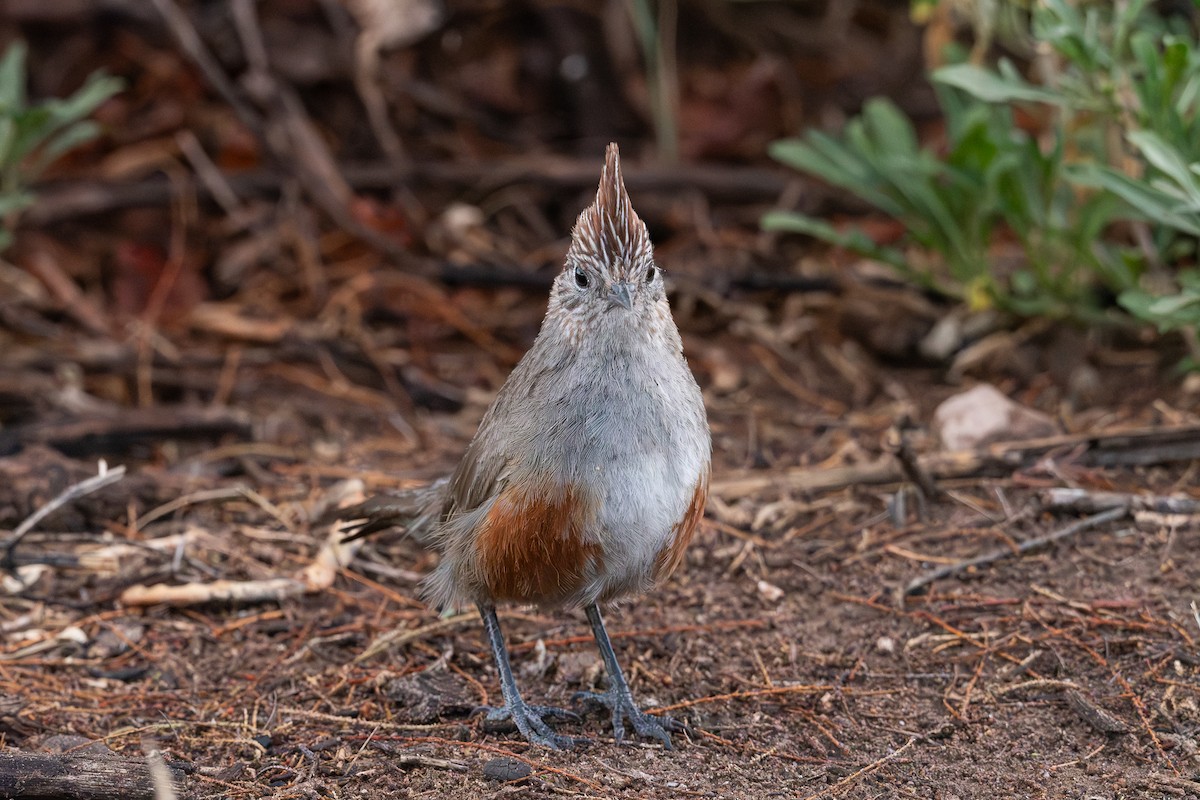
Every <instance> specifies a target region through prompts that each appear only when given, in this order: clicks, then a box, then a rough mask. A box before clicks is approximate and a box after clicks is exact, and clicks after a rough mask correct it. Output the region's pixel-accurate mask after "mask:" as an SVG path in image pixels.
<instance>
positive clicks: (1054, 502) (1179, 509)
mask: <svg viewBox="0 0 1200 800" xmlns="http://www.w3.org/2000/svg"><path fill="white" fill-rule="evenodd" d="M1039 499H1040V500H1041V503H1042V508H1044V509H1046V510H1047V511H1067V512H1072V513H1076V514H1096V513H1098V512H1100V511H1107V510H1108V509H1110V508H1124V509H1127V510H1129V511H1149V512H1152V513H1155V514H1200V500H1196V499H1193V498H1191V497H1167V496H1165V495H1145V494H1133V493H1131V492H1093V491H1089V490H1087V489H1064V488H1059V489H1046V490H1045V491H1043V492H1041V494H1040V495H1039Z"/></svg>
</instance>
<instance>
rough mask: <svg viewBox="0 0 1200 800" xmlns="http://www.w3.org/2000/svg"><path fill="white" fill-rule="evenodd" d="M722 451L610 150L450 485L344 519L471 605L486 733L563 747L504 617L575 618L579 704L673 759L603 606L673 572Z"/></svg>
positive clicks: (454, 599)
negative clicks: (485, 687) (492, 690)
mask: <svg viewBox="0 0 1200 800" xmlns="http://www.w3.org/2000/svg"><path fill="white" fill-rule="evenodd" d="M711 451H712V442H711V435H710V432H709V427H708V419H707V416H706V412H705V407H704V399H703V396H702V394H701V391H700V388H699V386H698V385H697V383H696V380H695V377H694V376H693V374H692V372H691V370H690V368H689V367H688V364H687V361H686V360H685V358H684V355H683V345H682V341H681V339H680V335H679V330H678V328H677V327H676V325H675V321H674V318H673V317H672V315H671V310H670V306H669V304H668V301H667V294H666V289H665V287H664V284H663V271H662V269H661V267H660V266H659V265H658V264H657V263H656V261H655V259H654V251H653V246H652V244H651V241H650V236H649V233H648V231H647V228H646V225H645V223H644V222H643V221H642V220H641V218H640V217H639V216H638V215H637V213H636V212H635V211H634V209H633V206H632V204H631V202H630V198H629V195H628V193H627V191H626V189H625V183H624V180H623V177H622V174H621V161H620V153H619V150H618V147H617V145H616V144H615V143H613V144H610V145H609V146H608V148H607V150H606V152H605V159H604V166H603V168H602V170H601V175H600V183H599V187H598V189H597V192H596V197H595V200H594V201H593V202H592V204H591V205H589V206H588V207H587V208H585V209H584V210H583V211H582V212H581V213H580V214H579V217H578V219H577V221H576V223H575V226H574V229H573V231H572V234H571V241H570V245H569V247H568V249H567V254H566V257H565V260H564V263H563V266H562V269H561V271H560V272H559V273H558V275H557V276H556V277H555V279H554V281H553V284H552V287H551V291H550V298H549V303H548V306H547V310H546V314H545V317H544V318H543V320H542V324H541V328H540V329H539V332H538V335H537V337H536V339H535V340H534V342H533V344H532V346H531V347H530V349H529V350H528V351H527V352H526V353H525V355H524V356H523V357H522V358H521V359H520V361H519V362H518V363H517V365H516V367H515V368H514V369H513V371H512V373H511V374H510V375H509V376H508V378H507V379H506V380H505V382H504V384H503V385H502V386H501V388H500V390H499V392H498V393H497V394H496V397H495V399H494V400H493V402H492V404H491V406H490V407H489V408H488V409H487V411H486V413H485V414H484V416H483V418H482V420H481V422H480V424H479V428H478V430H477V431H476V433H475V435H474V437H473V438H472V439H471V441H470V443H469V444H468V446H467V448H466V452H465V454H464V455H463V457H462V459H461V461H460V462H459V464H458V467H457V469H456V470H455V471H454V472H453V474H452V475H450V476H449V477H446V478H442V479H440V480H437V481H435V482H433V483H431V484H428V485H427V486H424V487H419V488H417V489H414V490H407V491H401V492H397V493H394V494H391V495H387V494H385V495H381V496H379V497H376V498H372V499H371V500H368V501H366V502H365V503H361V504H359V505H358V506H356V507H354V508H352V509H343V510H342V511H341V512H339V514H340V515H341V516H342V517H343V518H345V519H349V518H350V517H351V516H353V517H354V519H355V521H354V522H353V523H352V524H351V525H350V527H348V531H349V533H348V535H347V536H346V539H353V538H359V537H361V536H365V535H368V534H370V533H373V532H375V531H378V530H382V529H385V528H389V527H393V526H397V525H400V526H403V527H404V528H405V529H406V531H407V533H408V534H409V535H411V536H413V537H414V538H415V539H417V540H418V541H419V542H421V543H422V544H424V545H425V546H427V547H429V548H431V549H433V550H434V551H436V552H437V553H438V554H440V559H439V562H438V564H437V566H436V567H435V568H434V569H433V571H432V572H431V573H430V574H429V575H428V576H427V577H426V578H425V580H424V583H423V596H424V599H425V600H426V601H427V602H428V603H430V604H431V605H432V606H434V607H436V608H438V609H443V610H444V609H447V608H465V607H469V605H471V604H473V605H475V606H476V607H477V608H478V610H479V615H480V617H481V619H482V622H483V628H484V631H485V633H486V636H487V639H488V643H489V645H490V647H491V650H492V655H493V657H494V660H495V664H496V668H497V671H498V673H499V680H500V688H501V693H502V696H503V705H502V706H496V707H482V710H483V711H484V712H486V715H487V716H486V719H487V721H488V722H491V723H493V726H494V725H495V724H504V725H508V724H510V723H511V725H515V727H516V728H517V730H518V731H519V732H520V733H521V735H523V736H524V737H525V738H526V739H527V740H528V741H529V742H531V743H533V744H536V745H541V746H543V747H547V748H550V749H565V748H569V747H573V746H575V745H578V744H582V743H584V742H586V741H587V740H586V739H583V738H576V737H570V736H566V735H563V734H560V733H558V732H557V731H556V730H555V729H554V727H553V725H554V724H557V723H558V722H559V721H562V720H566V719H578V716H577V715H576V714H574V713H573V712H571V711H568V710H567V709H563V708H556V707H552V706H543V705H533V704H529V703H527V702H526V700H525V699H524V697H523V696H522V695H521V693H520V690H519V689H518V687H517V683H516V680H515V678H514V677H513V671H512V666H511V664H510V661H509V657H508V651H507V649H506V646H505V641H504V635H503V633H502V631H501V628H500V621H499V618H498V617H497V613H496V609H497V607H498V606H503V605H506V604H517V605H532V606H535V607H538V608H540V609H542V610H546V611H553V610H566V609H580V608H582V609H583V611H584V613H585V615H586V617H587V620H588V623H589V625H590V627H591V630H592V634H593V636H594V638H595V642H596V646H597V648H598V649H599V652H600V656H601V659H602V661H603V663H604V668H605V672H606V673H607V677H608V687H607V689H606V690H604V691H602V692H581V693H578V694H577V695H576V696H575V700H576V702H577V703H578V704H580V705H582V706H591V707H597V708H604V709H607V710H608V712H609V713H610V715H611V720H612V726H613V735H614V738H615V740H616V741H617V742H618V743H620V742H621V741H623V739H624V736H625V732H626V731H625V726H626V724H628V725H629V727H631V728H632V729H633V731H634V732H635V733H636V734H637V735H639V736H641V737H644V738H647V739H656V740H658V741H659V742H661V743H662V744H663V746H664V747H666V748H670V747H671V736H670V733H669V732H668V728H670V729H676V728H677V727H678V726H677V725H676V724H675V723H673V722H672V721H671V720H669V718H666V717H658V718H656V717H655V716H653V715H649V714H646V713H645V712H643V711H642V710H641V709H640V708H639V707H638V705H637V704H636V702H635V700H634V697H633V693H632V691H631V689H630V687H629V683H628V681H627V680H626V678H625V675H624V673H623V672H622V671H621V666H620V664H619V663H618V661H617V656H616V654H615V652H614V651H613V647H612V642H611V641H610V639H609V636H608V632H607V630H606V629H605V625H604V618H603V616H602V614H601V607H602V606H606V605H608V604H611V603H614V602H615V601H619V600H622V599H629V598H636V597H639V596H640V595H642V594H643V593H645V592H647V591H649V590H650V589H652V588H653V587H654V586H655V585H657V584H659V583H661V582H662V581H664V580H665V579H666V578H667V577H668V576H670V575H671V574H672V573H673V572H674V571H675V570H676V569H677V568H678V567H679V565H680V563H681V562H682V561H683V559H684V553H685V550H686V548H687V547H688V544H689V542H690V541H691V540H692V538H693V534H694V533H695V531H696V529H697V526H698V524H699V522H700V519H701V517H702V516H703V513H704V505H705V500H706V498H707V495H708V484H709V475H710V471H711Z"/></svg>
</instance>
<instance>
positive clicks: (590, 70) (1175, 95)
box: [0, 0, 1200, 366]
mask: <svg viewBox="0 0 1200 800" xmlns="http://www.w3.org/2000/svg"><path fill="white" fill-rule="evenodd" d="M1197 8H1198V4H1197V3H1195V2H1186V1H1185V2H1180V1H1179V0H1176V1H1175V2H1151V0H1119V1H1117V2H1106V1H1099V0H912V1H911V2H906V1H905V0H893V1H892V2H889V1H888V0H849V1H848V2H824V1H822V0H794V1H793V2H758V1H757V0H741V1H738V2H734V1H732V0H697V1H696V2H685V1H683V0H627V1H626V2H618V1H616V0H613V1H612V2H602V3H557V2H524V3H504V2H488V1H484V0H471V1H468V0H463V1H462V2H453V0H449V1H448V2H444V3H443V2H440V1H439V0H345V2H336V0H267V1H266V2H261V3H256V2H251V0H234V1H233V2H195V3H186V2H180V1H179V0H155V2H153V3H143V2H133V1H132V0H104V1H103V2H98V3H55V4H45V3H38V2H34V1H33V0H11V2H9V3H8V4H7V13H6V18H5V19H4V20H3V22H2V23H0V42H3V43H5V48H6V49H5V51H4V52H5V54H4V58H3V61H2V62H0V215H2V216H3V219H4V230H3V231H2V232H0V236H2V237H3V238H0V247H4V248H6V249H7V257H8V258H9V259H10V260H11V261H12V263H15V264H18V265H22V264H28V263H29V262H30V261H31V260H33V261H38V262H39V263H40V264H41V265H42V267H41V271H40V272H37V270H34V271H35V272H37V274H39V276H40V278H41V280H42V282H43V283H46V282H47V281H48V282H49V284H53V283H54V280H55V279H54V278H47V277H46V274H45V273H46V270H47V269H50V270H52V271H53V270H55V269H56V268H55V267H54V266H47V263H48V262H47V260H46V259H44V258H42V259H39V258H37V257H36V256H35V255H31V254H32V253H34V251H42V250H46V249H48V248H49V249H54V248H55V247H59V248H61V247H62V246H63V243H64V242H70V245H69V246H70V248H71V249H73V250H75V251H76V252H77V254H78V253H79V252H88V253H90V254H91V263H93V264H94V266H95V269H93V270H90V271H89V270H88V269H87V268H86V266H85V265H84V263H83V262H85V261H88V259H87V258H82V259H79V260H78V263H75V264H74V266H68V267H66V268H65V274H66V276H67V278H69V280H70V281H72V282H75V283H78V284H79V285H81V287H82V289H83V291H82V294H81V297H84V298H91V300H92V302H93V304H94V305H96V306H98V307H100V308H102V309H105V315H106V316H107V315H108V314H115V315H116V316H115V317H113V318H111V319H107V320H106V321H105V322H102V323H97V320H96V319H95V315H92V316H93V319H92V323H95V324H98V325H99V327H102V328H103V327H106V326H110V325H111V324H113V323H114V320H119V319H120V318H123V315H124V316H130V315H132V316H134V317H136V316H138V315H142V317H143V318H145V312H146V311H147V309H148V308H150V309H151V310H152V311H153V314H152V316H155V318H156V320H158V321H159V322H162V321H163V317H162V312H163V308H164V307H171V308H174V309H177V310H179V311H181V312H183V313H181V314H180V315H179V316H178V317H177V319H186V318H187V314H186V311H187V310H188V309H192V308H195V307H197V306H198V305H199V304H201V303H203V302H206V301H211V300H220V299H223V298H228V297H231V296H233V295H235V294H237V293H239V292H243V291H245V290H247V287H248V285H249V284H253V282H254V280H255V279H254V278H253V277H252V274H251V273H252V270H251V267H253V266H255V265H264V264H266V265H269V264H271V263H275V264H279V263H280V259H281V257H282V259H283V262H285V263H290V262H302V263H303V262H307V263H309V268H304V269H300V270H286V268H285V272H286V274H287V276H288V277H287V278H285V280H288V279H290V280H294V281H295V285H293V286H292V287H291V289H290V290H288V291H285V292H283V293H282V294H279V293H276V294H277V296H279V297H284V298H287V297H289V296H305V297H307V300H308V302H307V306H304V308H306V309H307V313H312V312H313V310H314V309H319V308H321V307H322V305H323V297H324V296H325V293H326V292H327V291H328V289H329V283H328V275H327V274H326V273H324V272H323V271H322V270H320V269H312V268H311V266H312V264H313V263H316V262H320V263H321V264H326V265H327V264H329V263H331V262H337V263H351V262H354V259H355V258H358V257H359V256H361V255H362V254H363V253H373V254H375V255H376V256H378V257H380V258H383V259H385V260H386V261H387V262H388V263H391V264H394V265H397V266H399V267H400V268H401V269H402V270H404V271H407V272H410V273H412V274H419V275H423V276H426V277H429V276H433V277H437V278H439V279H442V280H446V279H450V280H467V281H483V282H496V283H500V284H505V283H517V284H524V283H530V282H532V283H535V284H539V285H541V284H544V282H545V280H547V276H548V274H549V273H552V271H553V270H554V268H555V266H556V260H557V258H558V257H559V256H560V255H561V250H562V244H563V241H564V237H565V234H566V232H567V230H568V229H569V225H570V222H571V220H572V217H573V214H574V212H575V211H576V210H577V209H578V208H579V207H581V205H582V204H583V203H584V202H585V201H586V195H587V193H588V191H589V187H590V183H591V181H592V180H594V174H593V173H594V172H595V161H596V157H597V156H598V154H599V153H600V152H601V150H602V148H603V146H604V144H605V143H607V142H608V141H610V140H616V141H619V142H621V143H622V144H623V147H624V153H625V156H626V160H627V162H630V163H631V165H632V166H631V169H630V172H631V175H632V176H633V178H632V179H631V180H632V182H633V184H634V187H633V188H635V189H638V188H641V189H643V190H645V191H646V192H648V193H649V194H643V195H642V197H641V198H640V200H639V203H640V206H641V207H642V208H643V209H644V215H645V216H646V217H647V219H648V220H649V221H650V224H651V226H652V231H653V233H654V235H655V238H656V240H658V241H659V242H660V252H662V253H663V254H664V258H665V260H666V261H667V262H668V266H672V267H674V266H680V267H681V270H680V275H681V276H682V277H684V278H687V277H689V276H690V277H693V278H698V279H700V280H702V281H707V282H708V284H709V285H710V287H715V288H717V289H718V290H719V291H721V292H727V291H728V290H729V289H730V287H738V286H742V287H747V286H750V287H760V288H762V287H765V288H768V289H769V288H771V287H782V288H784V289H786V290H792V289H795V288H796V287H800V288H801V289H803V287H804V286H805V283H804V282H805V281H809V280H812V281H815V283H814V284H813V285H816V286H822V285H826V284H824V283H822V281H827V280H833V281H835V282H836V281H839V280H843V279H844V277H845V272H844V270H843V267H845V266H846V264H847V263H848V262H847V260H846V259H847V258H848V257H853V258H857V259H861V261H859V262H858V264H859V265H860V266H861V265H862V264H883V265H886V266H887V267H888V268H890V269H891V270H892V271H893V272H892V274H893V275H894V276H895V277H897V278H899V279H901V280H903V281H906V282H909V283H910V284H911V285H913V286H914V287H917V288H918V289H920V290H921V291H922V292H924V293H926V294H927V296H929V297H931V298H933V299H935V300H936V301H937V302H939V303H948V304H950V305H951V306H952V305H953V304H960V305H961V307H963V308H965V309H966V310H967V311H968V312H969V313H976V312H999V313H1001V314H1002V315H1004V317H1005V318H1006V319H1010V320H1014V321H1015V322H1013V323H1005V324H1017V323H1019V321H1020V320H1022V319H1028V318H1043V319H1049V320H1066V321H1069V322H1072V323H1074V324H1077V325H1082V326H1085V327H1096V326H1098V327H1101V328H1103V327H1115V328H1122V329H1136V328H1137V326H1139V325H1147V326H1154V327H1156V328H1157V329H1158V330H1160V331H1163V332H1173V333H1174V335H1176V336H1178V337H1180V338H1181V340H1182V341H1183V343H1184V344H1185V346H1186V347H1187V348H1188V349H1189V350H1190V353H1191V355H1190V358H1189V359H1188V360H1185V361H1184V363H1185V365H1188V366H1196V365H1197V364H1200V358H1197V344H1196V337H1195V334H1194V328H1195V325H1196V323H1197V322H1198V321H1200V273H1198V272H1197V266H1196V256H1197V249H1196V237H1197V235H1198V234H1200V122H1198V120H1197V106H1198V104H1200V47H1198V45H1197ZM27 50H28V52H27ZM122 87H124V88H123V90H122ZM30 98H32V99H30ZM55 98H60V99H55ZM783 167H786V168H787V169H783ZM43 179H48V182H39V181H42V180H43ZM185 186H186V187H190V188H189V189H188V191H190V192H193V195H189V196H192V197H193V199H194V200H197V201H198V202H199V204H200V208H201V211H200V212H199V213H197V214H195V215H194V216H190V217H187V218H186V219H182V218H181V217H180V214H181V213H184V212H182V211H181V210H180V209H181V208H182V206H180V203H181V202H183V201H182V200H181V198H183V197H184V196H185V195H186V194H187V193H186V192H184V191H183V189H182V187H185ZM277 201H280V202H277ZM184 205H185V206H188V207H189V208H190V205H188V204H187V203H184ZM213 210H216V211H217V212H218V214H217V215H216V216H215V217H214V216H212V215H211V213H210V212H211V211H213ZM189 213H190V212H189ZM760 220H761V226H762V230H763V231H764V233H762V234H758V233H756V232H755V230H754V228H757V226H758V224H759V221H760ZM331 231H340V232H341V233H342V234H345V235H346V236H349V237H350V238H349V239H337V238H336V237H334V239H330V238H329V233H330V232H331ZM22 232H25V233H28V236H25V237H23V240H22V237H21V236H19V235H18V241H17V246H15V247H11V248H10V244H11V243H12V241H13V236H14V234H20V233H22ZM47 232H48V233H50V234H51V235H52V238H53V240H54V242H56V243H55V244H53V245H52V244H50V243H49V241H48V240H47V239H45V238H44V237H42V236H41V234H43V233H47ZM783 232H790V233H799V234H802V235H803V236H801V237H783V236H781V233H783ZM813 240H817V242H821V243H824V244H826V245H832V246H833V248H834V249H833V250H831V251H825V250H815V249H814V245H816V242H814V241H813ZM548 242H554V244H553V245H552V246H550V247H549V249H547V243H548ZM355 247H358V248H359V249H355ZM58 260H60V259H57V258H56V259H51V261H54V262H55V263H57V262H58ZM672 261H673V262H674V263H671V262H672ZM814 262H819V265H817V266H814ZM371 263H372V264H376V263H378V262H371ZM453 268H459V271H458V272H455V271H454V269H453ZM351 271H353V268H351ZM451 273H453V274H451ZM164 276H166V277H165V278H164ZM7 282H8V283H9V284H12V285H16V284H18V283H20V280H18V279H17V278H14V277H13V273H8V278H7ZM60 283H61V282H60ZM49 284H48V285H49ZM60 289H61V287H60ZM52 293H54V290H52ZM249 296H251V297H253V296H254V295H253V293H252V292H251V294H250V295H249ZM57 299H58V301H59V302H60V303H61V302H62V301H63V299H64V296H63V295H62V293H61V291H59V292H58V298H57ZM152 300H153V301H152ZM301 305H302V306H303V305H304V304H301ZM304 308H292V309H291V313H296V314H300V313H306V312H305V310H304Z"/></svg>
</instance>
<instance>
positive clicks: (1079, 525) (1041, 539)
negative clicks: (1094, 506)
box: [903, 507, 1129, 596]
mask: <svg viewBox="0 0 1200 800" xmlns="http://www.w3.org/2000/svg"><path fill="white" fill-rule="evenodd" d="M1128 513H1129V509H1128V508H1126V507H1119V508H1110V509H1109V510H1108V511H1104V512H1101V513H1099V514H1093V515H1092V516H1090V517H1084V518H1083V519H1081V520H1077V521H1075V522H1072V523H1071V524H1070V525H1067V526H1065V527H1063V528H1059V529H1058V530H1056V531H1054V532H1053V533H1048V534H1046V535H1045V536H1038V537H1036V538H1034V539H1029V540H1027V541H1024V542H1021V544H1019V545H1018V546H1017V547H1016V549H1015V550H1014V549H1013V548H1011V547H999V548H996V549H995V550H990V551H988V552H986V553H984V554H982V555H978V556H975V557H974V558H968V559H966V560H965V561H959V562H957V563H955V564H947V565H946V566H944V567H938V568H937V569H935V570H931V571H929V572H927V573H925V574H924V575H922V576H921V577H919V578H914V579H913V580H911V581H909V582H908V585H907V586H905V587H904V592H903V594H904V595H905V596H907V595H910V594H913V593H914V592H917V591H920V590H921V589H924V588H925V587H926V586H928V585H929V584H931V583H933V582H934V581H939V580H941V579H942V578H948V577H950V576H951V575H957V574H959V573H960V572H964V571H966V570H968V569H971V568H972V567H981V566H984V565H986V564H992V563H994V562H996V561H1001V560H1003V559H1005V558H1012V557H1013V556H1019V555H1024V554H1025V553H1028V552H1029V551H1031V550H1036V549H1037V548H1039V547H1044V546H1046V545H1048V544H1053V543H1054V542H1057V541H1059V540H1060V539H1066V538H1067V537H1068V536H1074V535H1075V534H1077V533H1079V532H1081V531H1086V530H1088V529H1090V528H1095V527H1097V526H1099V525H1103V524H1104V523H1106V522H1112V521H1113V520H1117V519H1120V518H1121V517H1123V516H1125V515H1126V514H1128Z"/></svg>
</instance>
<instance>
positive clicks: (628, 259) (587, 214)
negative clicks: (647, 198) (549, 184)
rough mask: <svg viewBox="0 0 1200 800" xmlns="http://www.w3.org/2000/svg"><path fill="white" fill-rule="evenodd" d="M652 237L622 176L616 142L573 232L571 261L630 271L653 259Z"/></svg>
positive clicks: (569, 259)
mask: <svg viewBox="0 0 1200 800" xmlns="http://www.w3.org/2000/svg"><path fill="white" fill-rule="evenodd" d="M652 253H653V249H652V248H651V246H650V234H649V233H647V231H646V223H644V222H642V220H641V218H640V217H639V216H638V215H637V212H636V211H634V210H633V204H632V203H630V202H629V193H628V192H626V191H625V181H624V180H623V179H622V177H621V154H620V152H619V151H618V149H617V145H616V143H615V142H613V143H612V144H610V145H609V146H608V149H607V150H606V151H605V153H604V170H603V171H602V172H601V173H600V188H599V189H597V190H596V200H595V202H593V203H592V204H591V205H590V206H588V207H587V208H585V209H584V210H583V212H582V213H581V214H580V215H579V219H578V220H577V221H576V222H575V229H574V230H573V231H572V232H571V247H570V249H569V250H568V251H567V257H568V261H571V260H572V258H574V259H586V260H589V261H591V262H593V263H595V264H596V265H597V266H599V267H600V268H601V269H603V270H605V271H609V270H613V269H615V270H617V271H621V272H624V271H627V270H628V269H629V268H630V267H631V266H633V265H636V264H639V263H642V262H644V261H645V260H647V259H649V258H651V257H652Z"/></svg>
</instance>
